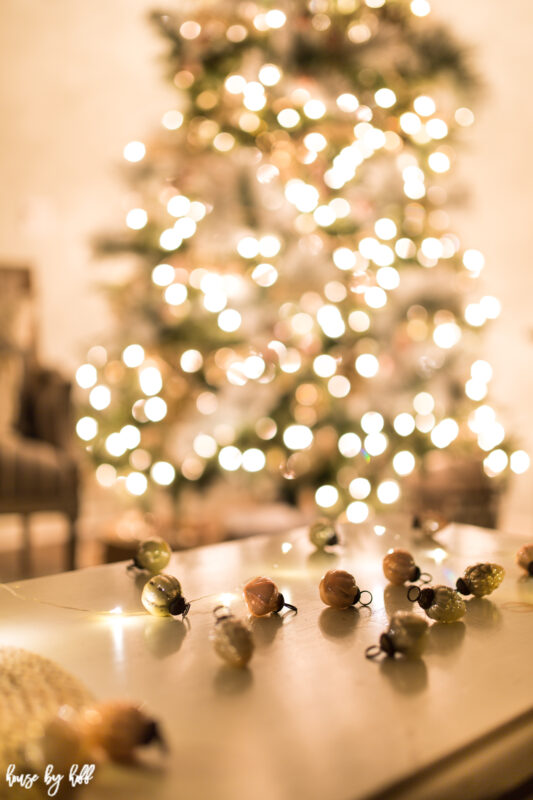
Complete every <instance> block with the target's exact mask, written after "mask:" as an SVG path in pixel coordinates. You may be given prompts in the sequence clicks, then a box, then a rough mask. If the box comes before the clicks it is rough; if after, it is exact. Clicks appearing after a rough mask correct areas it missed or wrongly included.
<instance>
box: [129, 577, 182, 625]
mask: <svg viewBox="0 0 533 800" xmlns="http://www.w3.org/2000/svg"><path fill="white" fill-rule="evenodd" d="M141 600H142V604H143V606H144V607H145V609H146V610H147V611H149V612H150V614H153V615H154V617H176V616H178V615H179V614H181V616H182V617H186V616H187V614H188V613H189V609H190V607H191V604H190V603H188V602H187V601H186V600H185V598H184V597H183V594H182V591H181V584H180V582H179V580H178V579H177V578H175V577H174V575H163V574H161V575H154V576H153V577H152V578H150V580H149V581H148V583H146V584H145V586H144V589H143V591H142V597H141Z"/></svg>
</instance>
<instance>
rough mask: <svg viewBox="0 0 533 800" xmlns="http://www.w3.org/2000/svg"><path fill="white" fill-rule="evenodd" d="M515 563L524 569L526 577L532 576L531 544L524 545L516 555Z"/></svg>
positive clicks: (532, 555) (532, 557) (532, 551)
mask: <svg viewBox="0 0 533 800" xmlns="http://www.w3.org/2000/svg"><path fill="white" fill-rule="evenodd" d="M516 563H517V564H518V566H519V567H522V569H525V571H526V572H527V574H528V575H533V544H524V545H522V547H521V548H520V550H519V551H518V553H517V554H516Z"/></svg>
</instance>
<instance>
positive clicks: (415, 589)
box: [407, 586, 421, 603]
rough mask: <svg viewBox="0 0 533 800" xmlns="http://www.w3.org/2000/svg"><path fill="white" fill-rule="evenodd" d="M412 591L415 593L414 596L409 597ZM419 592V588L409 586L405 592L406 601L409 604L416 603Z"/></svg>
mask: <svg viewBox="0 0 533 800" xmlns="http://www.w3.org/2000/svg"><path fill="white" fill-rule="evenodd" d="M413 589H414V591H415V594H414V595H413V596H412V597H411V593H412V591H413ZM420 592H421V590H420V586H410V587H409V588H408V590H407V599H408V600H409V601H410V602H411V603H416V601H417V600H418V598H419V597H420Z"/></svg>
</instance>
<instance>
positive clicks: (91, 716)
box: [80, 700, 166, 763]
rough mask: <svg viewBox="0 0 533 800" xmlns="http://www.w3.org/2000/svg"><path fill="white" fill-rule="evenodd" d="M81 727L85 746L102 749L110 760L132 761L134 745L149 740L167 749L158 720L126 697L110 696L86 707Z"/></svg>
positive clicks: (139, 744) (134, 751) (136, 746)
mask: <svg viewBox="0 0 533 800" xmlns="http://www.w3.org/2000/svg"><path fill="white" fill-rule="evenodd" d="M80 728H81V731H82V733H83V736H84V739H85V741H86V743H87V744H88V746H89V747H91V748H94V749H96V750H101V751H102V752H104V753H105V755H106V756H107V757H108V758H109V759H110V760H111V761H118V762H122V763H128V762H131V761H134V760H135V755H136V750H137V748H138V747H144V746H147V745H149V744H152V743H155V744H158V745H159V746H160V747H161V748H162V749H163V750H165V749H166V746H165V742H164V740H163V737H162V736H161V732H160V730H159V726H158V724H157V722H155V720H153V719H152V718H151V717H149V716H148V715H147V714H145V712H144V711H141V709H140V708H138V707H137V706H136V705H134V704H133V703H130V702H128V701H125V700H109V701H107V702H104V703H99V704H98V705H96V706H94V707H93V708H89V709H87V710H86V711H85V712H84V713H83V715H82V717H81V720H80Z"/></svg>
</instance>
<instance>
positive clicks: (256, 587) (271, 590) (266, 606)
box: [244, 578, 298, 617]
mask: <svg viewBox="0 0 533 800" xmlns="http://www.w3.org/2000/svg"><path fill="white" fill-rule="evenodd" d="M244 599H245V600H246V604H247V605H248V609H249V610H250V613H251V614H253V615H254V617H264V616H266V614H272V613H274V614H276V613H278V611H281V609H282V608H283V607H284V606H285V607H287V608H290V609H291V611H294V612H297V611H298V609H297V608H296V606H293V605H291V604H290V603H286V602H285V598H284V597H283V595H282V594H281V592H280V591H279V590H278V587H277V586H276V584H275V583H274V582H273V581H271V580H270V578H252V580H250V581H248V583H247V584H246V586H245V587H244Z"/></svg>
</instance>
